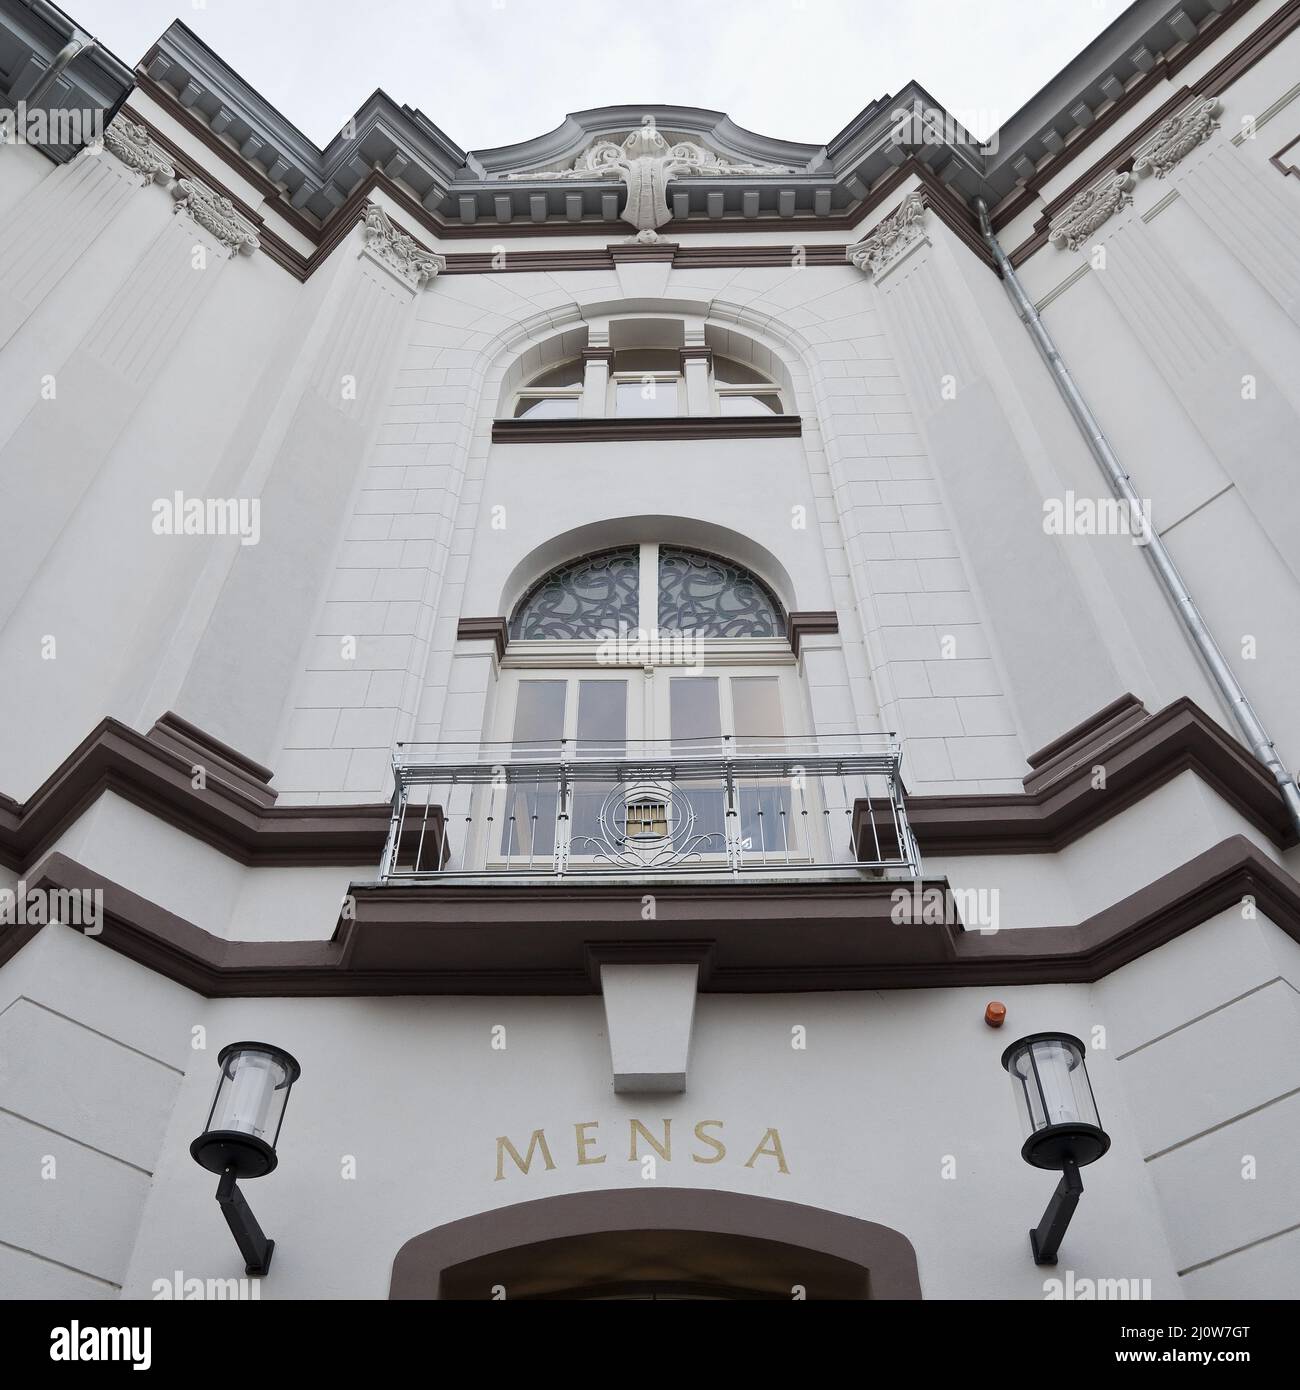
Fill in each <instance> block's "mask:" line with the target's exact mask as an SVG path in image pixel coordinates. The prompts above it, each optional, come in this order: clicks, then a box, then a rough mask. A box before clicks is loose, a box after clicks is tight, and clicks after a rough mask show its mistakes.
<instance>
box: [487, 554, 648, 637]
mask: <svg viewBox="0 0 1300 1390" xmlns="http://www.w3.org/2000/svg"><path fill="white" fill-rule="evenodd" d="M640 573H641V556H640V552H639V550H638V549H637V547H636V546H626V547H624V548H623V549H620V550H606V551H603V552H602V553H601V554H599V555H587V556H584V557H583V558H582V559H581V560H574V561H573V562H572V563H570V564H568V565H564V566H562V567H561V568H560V569H557V570H552V571H551V573H550V574H548V575H547V576H546V578H545V579H543V580H542V581H541V583H540V584H537V585H536V586H535V587H534V588H533V589H531V590H530V591H529V592H528V594H526V595H525V597H524V599H523V601H522V602H521V603H520V604H519V606H518V608H516V609H515V615H514V617H513V618H512V619H511V622H510V636H511V637H515V638H519V639H521V640H522V641H525V642H536V641H544V640H552V641H566V640H567V641H573V640H576V639H581V638H593V637H595V638H598V637H617V636H618V634H619V632H620V631H621V630H622V631H632V630H635V628H636V627H637V625H638V621H639V618H638V613H637V604H638V602H639V597H640V583H639V579H640Z"/></svg>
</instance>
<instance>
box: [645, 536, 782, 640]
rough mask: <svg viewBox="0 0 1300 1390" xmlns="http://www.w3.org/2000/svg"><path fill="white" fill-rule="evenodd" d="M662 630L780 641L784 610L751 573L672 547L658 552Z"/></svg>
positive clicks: (690, 551) (726, 562)
mask: <svg viewBox="0 0 1300 1390" xmlns="http://www.w3.org/2000/svg"><path fill="white" fill-rule="evenodd" d="M659 626H660V628H661V629H662V630H664V631H667V632H693V633H696V634H698V635H699V636H702V637H782V636H784V635H785V618H784V617H783V616H782V613H781V608H780V605H779V604H778V603H777V601H776V599H775V598H773V596H772V595H771V594H770V593H769V592H768V590H767V589H766V588H765V587H764V585H762V584H761V583H759V581H758V580H757V579H755V578H754V576H753V575H752V574H750V573H749V571H748V570H743V569H741V568H740V566H739V565H733V564H732V563H731V562H730V561H728V560H719V559H718V558H717V557H716V556H713V555H703V554H700V553H699V552H698V551H694V550H681V549H678V548H676V547H674V546H667V545H665V546H660V548H659Z"/></svg>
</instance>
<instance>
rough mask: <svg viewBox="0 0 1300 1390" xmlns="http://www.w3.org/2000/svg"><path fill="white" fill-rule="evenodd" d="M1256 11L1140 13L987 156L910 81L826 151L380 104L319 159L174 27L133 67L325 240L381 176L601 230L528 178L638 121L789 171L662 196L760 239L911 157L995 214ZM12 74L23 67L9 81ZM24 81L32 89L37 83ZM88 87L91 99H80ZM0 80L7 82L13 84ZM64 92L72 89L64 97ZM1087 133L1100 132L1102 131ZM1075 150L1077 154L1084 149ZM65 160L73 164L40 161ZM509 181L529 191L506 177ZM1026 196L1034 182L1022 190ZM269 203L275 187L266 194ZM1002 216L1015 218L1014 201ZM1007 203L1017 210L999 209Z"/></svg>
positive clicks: (636, 113)
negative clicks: (1193, 53)
mask: <svg viewBox="0 0 1300 1390" xmlns="http://www.w3.org/2000/svg"><path fill="white" fill-rule="evenodd" d="M1255 4H1256V0H1136V3H1135V4H1132V5H1130V6H1129V8H1128V9H1127V10H1125V11H1124V12H1123V13H1122V14H1121V15H1120V16H1119V17H1118V18H1117V19H1116V20H1115V21H1114V22H1113V23H1112V24H1110V25H1109V26H1108V27H1107V29H1106V30H1105V31H1104V32H1103V33H1102V34H1100V35H1099V36H1098V37H1097V38H1096V39H1095V40H1094V41H1093V42H1092V43H1091V44H1089V45H1088V47H1087V48H1086V49H1084V51H1083V52H1082V53H1080V54H1079V55H1078V56H1077V57H1076V58H1074V59H1073V60H1072V61H1071V62H1070V63H1069V64H1068V65H1067V66H1066V67H1065V68H1064V69H1063V70H1062V71H1061V72H1060V73H1059V74H1057V76H1055V77H1054V78H1053V79H1052V80H1051V81H1050V82H1048V83H1047V84H1046V86H1044V88H1043V89H1042V90H1041V91H1040V92H1039V93H1038V94H1037V95H1036V96H1035V97H1034V98H1033V99H1032V100H1031V101H1030V102H1028V103H1027V104H1026V105H1025V106H1024V107H1022V108H1021V110H1020V111H1018V112H1016V113H1015V115H1014V116H1012V117H1011V118H1010V119H1009V120H1008V121H1007V122H1006V123H1005V124H1004V126H1003V127H1002V129H1001V130H1000V131H998V133H997V135H996V136H995V137H994V138H992V139H990V140H989V141H988V143H987V144H986V143H984V142H982V141H981V140H979V139H977V138H975V137H974V136H972V135H970V134H969V133H968V132H966V131H963V130H961V129H960V128H959V127H958V128H953V122H952V118H951V117H950V116H949V114H948V113H947V112H946V111H945V110H944V108H943V107H942V106H941V105H940V104H939V102H937V101H936V100H935V99H934V98H933V97H932V96H931V95H930V93H929V92H927V91H926V89H925V88H924V87H922V86H921V85H920V84H919V83H916V82H909V83H907V84H906V85H905V86H904V87H903V88H902V89H901V90H900V91H899V93H898V94H897V95H895V96H884V97H881V98H879V99H878V100H877V101H875V102H873V103H871V104H870V105H869V106H868V107H867V108H866V109H865V110H864V111H862V112H860V113H859V115H857V116H856V117H854V119H853V120H852V121H850V122H849V124H848V125H846V126H845V127H844V129H843V130H841V131H840V132H838V133H837V134H836V135H835V136H833V137H832V139H831V140H830V141H829V142H828V143H827V144H826V145H825V146H814V145H809V144H799V143H796V142H791V141H783V140H776V139H773V138H771V137H768V136H765V135H759V134H756V133H755V132H753V131H750V130H746V129H744V128H743V127H741V126H739V125H737V124H736V123H735V122H734V121H732V120H731V119H730V117H728V116H727V115H726V114H725V113H723V112H720V111H712V110H707V109H704V108H700V107H688V106H674V105H654V104H651V105H646V106H638V105H631V104H627V105H621V106H611V107H603V108H599V109H596V110H589V111H576V112H572V113H570V114H569V115H568V116H566V117H565V119H564V120H563V121H562V122H561V123H560V124H559V125H558V126H556V127H555V129H554V130H551V131H548V132H547V133H546V134H544V135H540V136H537V137H535V138H534V139H531V140H526V141H522V142H517V143H515V144H511V145H504V146H499V147H496V148H493V149H484V150H476V151H468V152H467V151H465V150H462V149H461V148H460V147H459V146H458V145H456V144H455V143H454V142H453V141H452V140H451V139H450V138H449V137H448V136H447V135H445V134H444V133H443V132H442V131H441V130H440V129H439V128H438V127H437V126H436V125H435V124H434V123H433V122H432V121H431V120H430V119H429V118H428V117H427V116H426V115H424V113H423V112H421V111H419V110H417V109H415V108H413V107H410V106H404V105H399V104H398V103H397V102H395V101H393V99H392V98H390V97H389V96H388V95H387V94H386V93H384V92H383V91H382V90H376V91H375V92H374V93H373V94H372V95H371V96H370V97H369V98H367V100H366V102H365V103H364V104H363V105H362V108H361V110H360V111H358V112H357V113H356V115H355V116H354V117H353V118H352V119H351V120H350V121H348V122H346V123H345V129H344V130H343V131H340V133H339V134H338V135H336V136H334V137H333V138H332V139H331V140H330V142H329V144H328V145H327V146H326V148H325V149H324V150H320V149H317V147H316V146H315V145H314V144H313V143H312V141H311V140H310V139H309V138H308V137H307V136H306V135H305V134H304V133H303V132H302V131H300V130H299V129H298V128H297V127H296V126H294V125H293V124H292V123H291V122H289V121H288V120H286V119H285V117H284V116H283V115H281V114H280V112H278V111H277V110H275V109H274V108H273V107H272V106H271V105H270V104H269V103H268V102H267V101H266V100H265V99H264V98H263V97H261V96H260V95H259V94H258V93H257V92H256V91H254V90H253V89H252V88H251V87H250V86H249V85H248V83H247V82H245V81H244V80H243V78H241V77H240V76H239V74H238V73H236V72H235V71H234V70H233V69H232V68H231V67H230V66H229V65H228V64H226V63H225V62H224V61H223V60H222V59H221V58H220V57H219V56H218V55H217V54H215V53H214V52H213V51H212V50H211V49H209V48H208V47H207V45H206V44H204V43H203V41H202V40H201V39H199V38H198V36H197V35H195V34H194V33H193V32H192V31H191V30H190V29H189V28H187V27H186V26H185V25H184V24H182V23H180V21H176V22H175V23H173V24H172V25H171V26H170V27H169V28H168V30H167V31H166V33H165V34H163V36H162V37H161V38H160V39H159V40H158V42H157V43H156V44H155V45H154V46H153V47H152V48H151V49H150V51H149V53H148V54H146V56H145V59H144V61H143V63H142V64H141V67H140V68H139V69H138V70H137V74H138V75H139V85H140V86H141V87H142V89H143V90H144V91H146V92H149V93H151V94H153V95H154V96H156V97H158V98H159V99H160V100H162V101H163V102H164V104H166V103H168V102H171V101H175V102H179V104H180V106H181V107H182V108H184V111H183V112H177V115H178V116H183V117H186V118H188V121H189V122H190V124H191V129H193V130H194V131H195V133H196V134H199V135H201V137H202V138H203V139H204V140H205V141H206V142H207V143H208V144H210V145H214V146H215V147H216V148H218V149H219V150H220V151H221V152H222V155H223V157H225V158H227V159H229V160H230V161H231V162H232V163H234V164H235V165H237V166H240V165H242V166H243V167H245V168H247V170H248V173H249V176H250V177H251V178H253V180H254V181H255V182H261V183H262V185H263V187H264V188H265V185H266V181H268V180H269V182H270V183H271V184H274V185H276V186H277V187H278V188H279V189H280V191H281V194H282V196H283V198H284V200H285V204H286V205H282V206H283V212H284V215H285V216H286V217H288V218H289V219H290V220H291V221H293V220H295V219H296V220H297V222H298V225H299V226H300V227H301V228H302V229H303V230H305V231H309V232H310V231H312V230H313V228H315V227H319V226H323V225H324V224H326V223H328V222H329V221H330V219H331V218H332V217H333V216H334V215H335V213H336V212H337V210H338V209H339V208H340V207H342V206H343V205H344V203H345V202H346V201H347V199H348V198H349V196H350V195H352V194H354V193H355V192H356V191H357V189H358V187H359V186H360V185H361V184H362V182H363V180H366V179H367V178H369V177H370V175H371V173H372V171H373V170H374V169H375V168H377V167H378V168H381V169H382V170H383V171H384V173H385V174H386V175H388V177H390V178H392V179H394V180H398V181H400V183H401V184H402V185H404V188H405V189H406V190H409V191H410V192H411V193H412V194H414V196H415V198H416V199H417V200H418V201H419V202H420V203H421V204H422V206H423V207H424V208H425V209H426V210H427V211H428V212H429V213H430V214H432V215H433V216H434V217H435V218H436V219H437V220H438V222H439V223H440V224H442V225H445V226H447V227H449V228H460V227H463V226H466V225H468V224H481V223H483V222H487V223H489V224H491V223H495V224H496V225H505V224H507V223H511V222H515V223H517V224H521V226H522V224H527V223H537V224H544V223H546V222H548V221H555V222H564V223H566V224H569V226H570V228H571V229H576V228H574V227H573V224H575V223H577V224H581V223H589V224H592V225H593V226H594V225H597V224H599V225H601V226H602V227H607V226H608V224H609V223H611V222H612V221H614V220H615V219H616V218H617V216H618V211H619V208H620V207H621V204H622V201H623V197H624V190H623V188H622V185H621V183H620V182H619V181H617V180H614V179H608V180H597V181H588V180H576V179H575V180H568V179H565V180H553V179H552V180H544V179H537V180H530V179H529V178H528V177H526V175H527V174H528V173H541V172H545V171H549V170H554V169H557V168H563V167H565V166H566V165H569V166H571V165H572V163H573V162H574V161H575V160H576V159H577V158H578V157H579V155H581V154H582V152H583V151H584V150H585V149H586V148H587V147H588V146H589V145H590V144H591V143H592V141H593V140H596V139H599V138H601V137H606V136H613V135H618V134H622V133H624V132H626V131H628V130H629V129H632V128H634V127H635V126H638V125H640V124H641V123H642V121H643V119H644V118H645V117H646V116H650V117H653V119H654V121H655V124H656V125H657V126H658V127H660V128H661V129H663V130H664V131H665V132H666V133H670V134H677V133H680V134H682V135H684V136H686V137H688V138H691V139H694V140H698V141H699V142H700V143H702V144H704V145H706V146H708V147H709V148H711V149H713V150H714V151H716V153H718V154H719V155H722V156H723V157H724V158H728V159H731V160H733V161H736V162H740V163H760V164H775V165H782V166H786V167H789V168H792V169H794V170H797V171H798V172H796V173H793V174H788V175H757V176H754V175H735V176H733V177H730V178H725V179H719V178H714V179H707V178H702V177H692V178H686V179H679V180H676V181H674V182H673V183H671V184H670V186H669V190H668V198H669V204H670V206H671V208H672V211H673V214H674V219H675V220H676V221H677V222H678V223H679V224H680V223H681V222H682V221H683V219H688V218H696V219H707V220H708V221H709V222H711V223H716V222H717V221H718V219H720V218H725V219H727V220H729V221H730V220H735V221H736V222H737V223H738V224H741V225H752V226H754V227H755V228H760V227H762V226H764V225H771V224H774V223H779V224H780V225H783V226H789V225H790V224H791V223H799V222H802V221H804V220H807V221H809V222H810V223H812V224H815V223H816V222H818V221H819V220H825V219H834V218H836V217H840V216H842V215H843V214H845V213H846V212H848V211H849V210H850V209H851V208H853V207H854V206H856V205H857V204H858V203H860V202H861V201H862V200H863V199H864V198H865V197H866V196H867V194H868V192H869V191H870V190H871V189H872V188H873V187H875V186H877V185H878V184H879V183H880V180H881V179H882V178H885V177H886V176H888V175H889V174H890V173H891V171H893V170H896V169H897V168H898V167H900V166H901V165H903V164H905V163H906V162H907V161H908V159H909V158H914V159H916V160H919V161H920V162H921V163H923V164H924V165H925V166H926V167H927V168H928V169H929V170H930V171H931V172H932V173H933V174H934V175H935V177H936V178H937V179H938V180H939V181H940V182H941V183H943V184H945V185H947V186H949V187H950V188H952V189H953V191H954V192H955V193H956V194H957V195H958V196H959V197H962V198H970V197H972V196H974V195H975V194H981V195H983V196H984V197H986V198H988V199H989V201H990V202H991V203H992V204H994V205H997V204H998V203H1001V202H1002V201H1003V200H1004V199H1006V198H1008V195H1011V194H1013V193H1015V192H1016V190H1017V189H1018V188H1021V189H1022V194H1021V195H1020V197H1027V196H1029V194H1028V193H1025V192H1024V191H1023V185H1024V184H1025V183H1026V182H1027V181H1032V180H1033V179H1034V177H1035V175H1036V174H1037V172H1038V169H1039V167H1040V166H1041V165H1042V164H1043V161H1044V160H1045V159H1046V158H1048V157H1049V156H1052V157H1053V160H1052V163H1051V164H1049V165H1048V166H1047V167H1048V168H1055V167H1056V164H1055V159H1056V157H1065V158H1069V157H1070V147H1071V144H1072V142H1073V139H1074V138H1075V137H1077V136H1079V135H1082V134H1083V133H1084V132H1085V131H1086V129H1087V128H1088V127H1090V126H1097V127H1098V130H1100V128H1101V127H1100V125H1098V120H1099V118H1101V120H1104V118H1105V115H1106V113H1107V112H1108V111H1110V110H1112V109H1113V108H1115V107H1116V106H1117V104H1119V103H1120V102H1123V101H1125V100H1126V99H1127V96H1128V93H1129V91H1130V90H1131V88H1132V86H1133V83H1134V80H1135V78H1136V77H1137V76H1138V75H1139V74H1140V73H1142V72H1144V71H1147V70H1151V71H1154V72H1155V73H1156V74H1160V73H1161V72H1163V70H1164V64H1163V61H1162V56H1168V55H1171V54H1172V55H1173V57H1172V64H1173V68H1172V69H1171V70H1176V69H1177V66H1178V63H1179V55H1180V54H1181V53H1182V52H1183V51H1184V49H1185V48H1186V47H1187V45H1188V44H1189V42H1193V41H1195V40H1196V39H1197V38H1198V36H1199V35H1200V34H1202V33H1204V32H1205V31H1206V30H1207V28H1209V29H1210V31H1211V32H1213V33H1218V32H1221V31H1222V30H1223V29H1224V28H1225V27H1227V26H1228V25H1230V24H1232V23H1233V22H1234V21H1235V19H1236V18H1237V17H1238V16H1241V15H1245V14H1246V13H1247V12H1248V11H1250V10H1251V9H1253V7H1254V5H1255ZM74 27H75V26H74V25H73V22H72V21H71V20H70V19H69V18H68V17H67V16H66V15H64V14H63V12H62V11H60V10H58V9H57V8H56V7H55V6H53V5H51V4H49V3H48V0H0V60H3V59H4V58H5V56H6V55H8V57H9V59H10V61H9V63H8V65H7V67H6V69H5V71H4V72H3V73H0V97H10V96H12V97H13V98H14V99H17V97H19V96H21V89H20V84H21V82H23V81H28V79H27V78H26V77H25V76H23V75H22V74H23V73H26V72H28V71H32V72H39V71H40V70H41V68H42V65H43V64H46V63H48V61H49V60H50V58H51V57H52V55H53V53H55V52H57V51H58V48H59V47H60V46H61V43H62V42H63V41H65V40H66V38H67V36H68V35H69V34H70V33H72V32H73V30H74ZM20 70H21V71H20ZM69 73H70V75H71V82H72V85H71V86H69V85H68V84H66V83H65V84H62V86H61V88H60V89H59V90H56V94H55V102H56V104H60V105H62V104H67V103H69V102H72V101H74V100H75V101H77V102H84V101H86V100H93V101H95V102H96V103H97V104H99V105H102V106H104V107H105V109H115V108H116V106H117V105H118V104H120V102H121V100H122V99H123V97H124V96H125V94H126V91H127V90H129V86H130V76H131V75H130V73H129V72H128V71H127V70H126V68H125V66H124V65H123V64H122V63H121V62H120V60H118V59H116V58H114V57H113V56H112V55H111V54H107V53H106V52H105V51H104V50H96V52H95V53H94V54H91V55H85V56H84V57H83V58H81V59H78V60H77V62H74V64H73V66H72V68H71V69H69ZM30 80H34V78H31V79H30ZM77 83H82V84H83V87H84V90H83V89H81V88H78V87H77ZM6 84H7V85H6ZM63 88H66V91H64V90H63ZM909 110H917V111H926V112H931V113H934V114H936V115H938V116H939V117H940V118H941V120H942V121H943V123H944V126H945V128H944V130H943V131H941V132H940V133H939V138H936V137H935V134H934V133H933V132H930V133H926V134H925V135H924V137H918V136H917V135H916V134H915V131H916V130H917V129H918V128H919V127H918V126H917V125H915V124H914V125H913V126H912V127H911V128H910V129H909V130H904V131H903V132H901V135H900V131H899V128H898V127H899V118H898V113H899V112H900V111H909ZM1095 133H1096V132H1094V134H1095ZM1080 143H1084V142H1082V141H1081V142H1080ZM49 153H50V154H51V156H52V157H54V158H65V157H67V155H68V154H70V153H71V152H70V151H68V152H59V151H50V152H49ZM520 173H523V174H525V177H523V178H518V177H516V178H513V179H509V180H507V178H506V175H508V174H515V175H518V174H520ZM1034 186H1035V185H1034V184H1033V183H1032V182H1031V189H1032V187H1034ZM267 192H268V194H269V189H268V190H267ZM1012 205H1014V206H1019V205H1020V198H1017V199H1014V200H1013V203H1012ZM1009 206H1010V205H1009Z"/></svg>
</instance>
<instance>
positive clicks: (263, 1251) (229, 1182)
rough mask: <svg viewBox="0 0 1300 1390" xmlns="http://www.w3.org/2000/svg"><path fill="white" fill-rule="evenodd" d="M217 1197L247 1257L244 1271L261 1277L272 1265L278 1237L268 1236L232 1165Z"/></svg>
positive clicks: (236, 1239)
mask: <svg viewBox="0 0 1300 1390" xmlns="http://www.w3.org/2000/svg"><path fill="white" fill-rule="evenodd" d="M217 1201H218V1202H219V1203H220V1205H221V1214H222V1216H224V1217H225V1218H226V1225H227V1226H229V1227H230V1234H231V1235H232V1236H234V1238H235V1244H236V1245H238V1246H239V1253H240V1254H241V1255H242V1256H243V1257H244V1273H245V1274H248V1275H252V1276H254V1277H257V1278H260V1277H261V1276H262V1275H264V1274H266V1273H267V1271H268V1270H269V1269H270V1268H271V1256H272V1254H273V1253H274V1252H275V1241H273V1240H268V1239H267V1238H266V1235H265V1234H264V1233H263V1231H262V1228H261V1226H259V1225H258V1223H257V1217H255V1216H254V1215H253V1211H252V1208H251V1207H250V1206H249V1205H248V1202H247V1201H246V1200H245V1198H244V1194H243V1193H242V1192H241V1191H240V1190H239V1179H238V1175H237V1174H236V1173H235V1170H234V1169H233V1168H227V1169H226V1171H225V1172H224V1173H222V1175H221V1181H220V1182H219V1183H218V1184H217Z"/></svg>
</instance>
